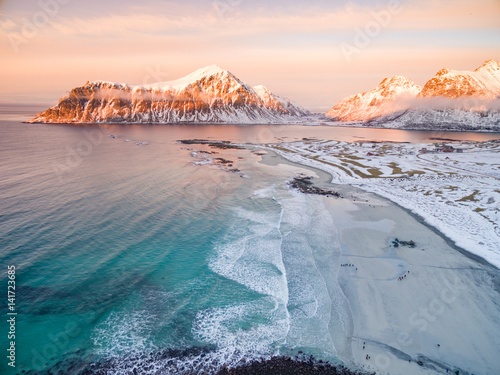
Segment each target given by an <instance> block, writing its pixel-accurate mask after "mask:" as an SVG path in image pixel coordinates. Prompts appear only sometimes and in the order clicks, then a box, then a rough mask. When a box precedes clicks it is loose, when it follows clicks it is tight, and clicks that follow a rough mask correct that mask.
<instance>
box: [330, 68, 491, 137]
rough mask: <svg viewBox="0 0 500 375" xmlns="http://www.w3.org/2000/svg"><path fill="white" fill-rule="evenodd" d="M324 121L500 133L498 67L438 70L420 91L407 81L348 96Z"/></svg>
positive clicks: (387, 82) (401, 79) (385, 82)
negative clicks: (328, 119)
mask: <svg viewBox="0 0 500 375" xmlns="http://www.w3.org/2000/svg"><path fill="white" fill-rule="evenodd" d="M326 115H327V116H328V117H330V118H331V119H333V120H336V121H343V122H362V123H363V125H364V126H373V127H387V128H400V129H424V128H426V129H440V130H441V129H442V130H451V129H453V130H497V131H498V130H500V63H498V62H497V61H495V60H488V61H486V62H484V64H483V65H481V66H480V67H479V68H477V69H476V70H474V71H456V70H449V69H441V70H440V71H439V72H437V74H436V75H435V76H434V77H433V78H431V79H430V80H429V81H427V83H426V84H425V85H424V87H423V88H421V87H420V86H418V85H417V84H415V83H414V82H413V81H411V80H410V79H408V78H406V77H402V76H395V77H393V78H391V79H388V78H386V79H384V80H383V81H382V82H381V83H380V84H379V85H378V86H377V87H376V88H375V89H373V90H371V91H367V92H364V93H362V94H356V95H352V96H348V97H346V98H344V99H342V100H341V101H340V102H339V103H337V104H336V105H335V106H334V107H333V108H332V109H330V110H329V111H328V112H327V113H326Z"/></svg>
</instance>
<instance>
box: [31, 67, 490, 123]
mask: <svg viewBox="0 0 500 375" xmlns="http://www.w3.org/2000/svg"><path fill="white" fill-rule="evenodd" d="M30 122H43V123H200V122H201V123H203V122H204V123H233V124H240V123H241V124H256V123H284V124H288V123H303V124H309V123H313V124H319V123H323V122H328V123H331V124H337V125H341V124H343V125H356V126H371V127H382V128H401V129H436V130H437V129H439V130H485V131H500V63H498V62H497V61H495V60H488V61H486V62H484V64H483V65H481V66H480V67H479V68H477V69H476V70H474V71H455V70H449V69H442V70H440V71H439V72H437V74H436V75H435V76H434V77H433V78H431V79H430V80H429V81H428V82H427V83H426V84H425V85H424V86H423V87H420V86H418V85H417V84H415V83H414V82H413V81H411V80H410V79H408V78H406V77H403V76H394V77H392V78H390V79H389V78H386V79H384V80H383V81H382V82H381V83H380V84H379V85H378V86H377V87H376V88H374V89H373V90H371V91H367V92H364V93H361V94H356V95H352V96H348V97H346V98H344V99H342V100H341V101H340V102H339V103H337V104H336V105H335V106H334V107H333V108H332V109H331V110H329V111H328V112H327V113H326V116H325V115H317V116H316V117H313V116H312V115H311V113H310V112H309V111H308V110H306V109H304V108H303V107H301V106H299V105H297V104H295V103H293V102H292V101H290V100H288V99H286V98H283V97H280V96H277V95H275V94H273V93H272V92H271V91H269V90H268V89H267V88H265V87H264V86H255V87H251V86H249V85H247V84H245V83H243V82H242V81H241V80H239V79H238V78H237V77H236V76H234V75H233V74H232V73H230V72H229V71H227V70H224V69H221V68H220V67H219V66H217V65H212V66H208V67H205V68H202V69H199V70H197V71H195V72H193V73H191V74H189V75H188V76H186V77H183V78H181V79H178V80H175V81H169V82H161V83H154V84H149V85H133V84H123V83H113V82H106V81H96V82H87V83H86V84H85V85H84V86H81V87H76V88H74V89H72V90H71V92H69V94H68V95H66V96H64V97H63V98H61V99H60V101H59V103H58V104H57V105H55V106H54V107H52V108H49V109H47V110H46V111H44V112H42V113H39V114H38V115H37V116H36V117H35V118H34V119H32V120H31V121H30Z"/></svg>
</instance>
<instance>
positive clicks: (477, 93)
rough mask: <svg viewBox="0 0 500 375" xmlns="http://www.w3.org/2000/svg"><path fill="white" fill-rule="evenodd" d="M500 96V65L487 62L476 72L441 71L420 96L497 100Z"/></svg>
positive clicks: (494, 62) (425, 86) (490, 61)
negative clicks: (499, 95)
mask: <svg viewBox="0 0 500 375" xmlns="http://www.w3.org/2000/svg"><path fill="white" fill-rule="evenodd" d="M498 94H500V64H499V63H498V62H497V61H495V60H487V61H485V62H484V63H483V65H481V66H480V67H479V68H477V69H476V70H474V71H458V70H450V69H441V70H440V71H439V72H437V73H436V75H435V76H434V77H433V78H431V79H430V80H429V81H427V83H426V84H425V85H424V88H423V89H422V91H421V93H420V96H423V97H430V96H445V97H448V98H458V97H461V96H469V97H483V98H496V97H497V96H498Z"/></svg>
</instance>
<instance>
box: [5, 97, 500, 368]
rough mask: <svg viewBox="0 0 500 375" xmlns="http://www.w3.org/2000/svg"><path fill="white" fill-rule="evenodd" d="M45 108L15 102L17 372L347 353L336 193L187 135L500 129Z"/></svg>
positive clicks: (12, 222) (267, 137)
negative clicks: (43, 111) (308, 186)
mask: <svg viewBox="0 0 500 375" xmlns="http://www.w3.org/2000/svg"><path fill="white" fill-rule="evenodd" d="M38 109H39V108H31V107H26V106H23V107H15V106H2V107H0V110H1V113H0V115H1V117H0V176H1V178H0V241H1V245H0V264H1V267H2V268H3V270H2V274H1V275H2V276H1V280H2V281H1V284H0V285H1V286H2V288H3V289H4V290H5V291H4V292H2V295H3V296H4V297H3V298H4V301H2V303H1V310H0V313H1V314H2V320H3V321H4V323H2V327H3V329H2V330H1V331H2V332H3V333H2V334H1V335H0V340H1V341H0V342H1V343H2V346H1V349H2V351H3V353H4V355H2V359H1V360H0V373H2V374H15V373H21V372H26V373H30V371H31V373H40V374H43V373H49V372H50V373H55V372H57V371H61V373H78V372H80V371H81V370H82V369H84V368H87V369H88V368H91V369H92V368H94V369H97V368H99V369H106V370H107V371H109V373H120V372H121V371H122V370H123V373H125V372H126V371H132V370H133V369H134V368H135V369H136V370H137V373H154V372H155V371H156V370H158V369H161V370H162V371H171V372H180V373H182V372H183V371H186V370H193V369H195V370H196V369H200V370H201V369H205V370H213V369H215V368H218V367H220V366H222V365H223V364H234V363H237V362H239V361H240V360H241V358H246V359H248V358H252V357H255V358H261V357H265V356H267V355H271V354H276V353H280V354H293V353H297V352H298V351H299V350H301V351H304V352H305V353H307V354H313V355H315V356H317V357H318V358H324V359H328V360H333V361H335V358H336V353H337V352H338V351H339V350H341V348H338V347H337V345H338V344H337V343H338V342H341V341H342V340H338V337H340V336H343V335H346V334H347V331H348V329H349V324H350V323H349V319H350V317H349V312H348V306H347V302H346V301H345V297H344V296H343V294H342V292H341V290H340V287H339V286H338V285H336V284H335V283H332V282H325V280H332V279H335V277H334V276H335V275H332V274H331V272H329V273H328V275H326V274H324V272H325V271H324V269H325V268H327V269H329V270H332V269H333V270H334V269H337V268H338V267H337V266H338V265H337V262H338V256H339V254H340V250H339V246H338V238H337V235H336V233H335V231H334V230H331V228H332V223H331V221H330V219H329V216H328V214H327V212H326V208H325V207H323V205H322V204H321V199H319V197H315V196H304V195H302V194H300V193H297V192H294V191H291V190H290V189H289V187H288V185H287V184H286V181H287V180H288V179H289V178H290V172H287V171H285V170H283V169H279V168H277V167H270V166H266V165H263V164H261V163H259V160H260V157H259V156H258V155H256V154H255V153H254V152H253V151H252V150H218V149H212V148H209V147H207V146H202V145H183V144H179V143H178V142H177V140H180V139H193V138H200V139H213V140H228V141H232V142H245V143H249V142H252V143H265V142H271V141H272V142H276V141H279V140H291V139H302V138H304V137H308V138H312V137H316V138H320V139H338V140H346V141H357V140H361V139H367V140H379V141H404V142H430V141H431V140H430V139H431V138H447V139H450V138H452V139H457V140H458V139H467V140H486V139H493V138H498V134H496V135H492V134H474V133H445V134H443V133H432V132H409V131H395V130H376V129H353V128H332V127H306V126H264V125H262V126H232V125H224V126H209V125H199V126H192V125H182V126H174V125H172V126H159V125H156V126H148V125H142V126H140V125H122V126H119V125H100V126H97V125H96V126H65V125H40V124H33V125H30V124H23V123H22V122H21V121H23V120H26V119H28V118H29V117H30V115H31V114H33V113H34V112H36V110H38ZM200 151H201V152H200ZM210 152H217V153H218V154H209V153H210ZM208 157H212V158H215V157H221V158H224V159H226V160H231V162H232V163H233V167H232V168H231V169H238V171H234V170H233V171H231V170H229V169H230V168H227V167H226V168H220V167H218V166H214V165H211V164H210V163H207V158H208ZM319 262H321V265H322V267H318V266H317V265H318V263H319ZM8 266H15V270H16V272H15V300H12V301H11V302H12V303H11V305H8V303H7V298H6V297H7V293H6V291H7V282H8V279H7V267H8ZM8 306H13V309H12V310H10V312H17V315H16V316H15V325H14V329H15V331H14V333H15V339H14V340H13V341H15V365H16V367H15V369H13V368H12V367H10V366H8V363H9V360H6V359H5V357H6V356H5V353H7V355H8V353H9V351H8V350H6V349H9V346H10V341H11V340H8V339H7V332H8V330H9V329H10V325H9V323H8V322H6V320H7V319H6V318H5V317H9V316H8V315H7V313H8V312H9V310H7V308H8ZM4 318H5V319H4ZM89 366H90V367H89Z"/></svg>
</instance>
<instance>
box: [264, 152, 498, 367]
mask: <svg viewBox="0 0 500 375" xmlns="http://www.w3.org/2000/svg"><path fill="white" fill-rule="evenodd" d="M262 163H264V164H267V165H274V166H277V167H278V168H286V169H287V170H293V168H292V166H293V165H295V166H297V164H295V163H292V162H289V161H287V160H286V159H284V158H282V157H281V156H279V155H277V154H275V153H274V152H272V151H268V153H267V154H266V155H263V160H262ZM300 167H301V169H306V170H310V171H311V175H312V176H313V177H315V178H314V179H313V182H314V184H315V185H316V186H319V187H321V188H327V189H332V190H335V191H339V192H340V193H341V194H342V195H343V196H344V197H345V199H339V198H332V197H330V198H328V197H324V196H323V197H321V199H323V200H324V204H325V205H326V207H328V210H329V212H330V213H331V216H332V219H333V221H334V223H335V227H336V229H337V230H338V231H339V236H340V241H341V248H342V256H341V259H340V263H341V264H345V265H346V266H341V270H340V273H339V275H340V276H339V278H338V283H339V284H340V285H341V287H342V290H343V292H344V294H345V296H346V297H347V299H348V300H349V304H350V309H351V315H352V332H351V335H350V337H348V338H347V339H348V340H347V341H346V342H348V345H347V346H348V347H346V348H343V350H340V351H339V353H341V354H342V355H341V357H340V359H341V360H342V361H343V362H344V363H346V364H349V365H354V366H356V367H358V368H360V369H365V370H367V371H376V372H377V373H380V374H391V375H392V374H436V373H446V370H447V369H448V371H449V373H452V371H453V373H455V371H459V373H460V374H476V375H477V374H493V373H496V372H498V369H500V358H499V356H498V353H500V305H499V303H498V302H497V301H499V300H500V298H499V297H500V292H499V290H500V288H499V283H500V272H499V270H498V269H497V268H496V267H494V266H492V265H490V264H489V263H487V262H486V261H484V260H482V259H481V258H478V257H476V256H474V255H473V254H470V253H468V252H466V251H465V250H462V249H460V248H458V247H457V246H455V245H454V244H453V243H452V242H451V241H450V240H449V239H447V238H446V237H445V236H443V235H442V234H441V233H439V232H438V231H437V230H436V229H434V228H432V227H429V226H428V225H426V224H425V223H424V222H423V220H422V219H421V218H419V217H418V216H416V215H414V214H412V213H411V212H409V211H408V210H405V209H403V208H401V207H399V206H398V205H396V204H394V203H392V202H390V201H388V200H387V199H385V198H381V197H378V196H376V195H375V194H372V193H366V192H363V191H361V190H359V189H356V188H353V187H351V186H347V185H334V184H330V183H329V181H331V176H330V175H329V174H328V173H326V172H323V171H321V170H318V169H315V168H311V167H309V166H303V165H300ZM395 238H398V239H399V240H401V241H410V240H413V241H414V242H415V243H416V246H415V247H414V248H411V247H409V246H401V245H400V246H398V247H395V246H394V245H393V244H392V241H393V240H394V239H395ZM367 356H369V357H368V359H367Z"/></svg>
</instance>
